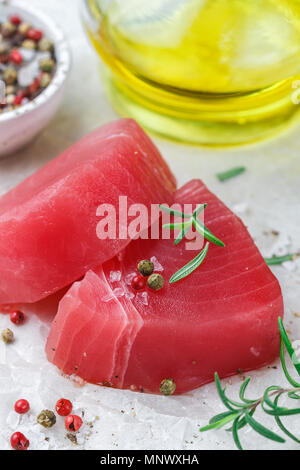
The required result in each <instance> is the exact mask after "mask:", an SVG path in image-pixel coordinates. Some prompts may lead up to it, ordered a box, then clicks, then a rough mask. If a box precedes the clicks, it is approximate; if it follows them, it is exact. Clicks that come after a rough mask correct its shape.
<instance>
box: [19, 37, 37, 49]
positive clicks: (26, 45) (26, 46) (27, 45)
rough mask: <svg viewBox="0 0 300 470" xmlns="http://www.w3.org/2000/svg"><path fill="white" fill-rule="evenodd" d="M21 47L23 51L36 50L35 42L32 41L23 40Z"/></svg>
mask: <svg viewBox="0 0 300 470" xmlns="http://www.w3.org/2000/svg"><path fill="white" fill-rule="evenodd" d="M22 47H24V49H31V50H34V49H35V48H36V43H35V41H32V39H25V41H23V42H22Z"/></svg>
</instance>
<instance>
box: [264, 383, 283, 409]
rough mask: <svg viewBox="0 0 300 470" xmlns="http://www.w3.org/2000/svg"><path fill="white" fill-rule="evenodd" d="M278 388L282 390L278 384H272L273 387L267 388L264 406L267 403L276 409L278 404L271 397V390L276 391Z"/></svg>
mask: <svg viewBox="0 0 300 470" xmlns="http://www.w3.org/2000/svg"><path fill="white" fill-rule="evenodd" d="M276 390H281V387H277V386H276V385H271V387H268V388H266V390H265V393H264V395H263V400H262V406H263V404H264V403H266V404H267V405H268V406H269V407H270V408H272V409H275V408H276V405H275V404H274V402H273V401H272V400H271V398H270V397H269V393H270V392H274V391H276Z"/></svg>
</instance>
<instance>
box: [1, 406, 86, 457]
mask: <svg viewBox="0 0 300 470" xmlns="http://www.w3.org/2000/svg"><path fill="white" fill-rule="evenodd" d="M72 408H73V406H72V403H71V402H70V400H67V399H66V398H61V399H60V400H58V402H57V403H56V405H55V410H56V412H57V414H58V415H59V416H63V417H64V418H65V428H66V430H67V431H69V432H71V433H76V432H77V431H79V429H80V428H81V426H82V424H83V421H82V419H81V418H80V416H77V415H71V414H70V413H71V412H72ZM29 410H30V405H29V402H28V401H27V400H25V399H20V400H18V401H17V402H16V403H15V412H16V413H18V414H25V413H28V411H29ZM37 422H38V423H39V424H40V425H41V426H43V427H44V428H52V426H54V425H55V424H56V416H55V413H54V412H53V411H51V410H43V411H41V412H40V414H39V415H38V417H37ZM67 437H68V438H69V439H70V434H67ZM75 441H76V439H75V436H74V442H75ZM10 444H11V447H12V448H13V449H15V450H27V449H28V448H29V446H30V442H29V440H28V439H27V437H25V436H24V434H22V433H20V432H18V431H17V432H15V433H13V435H12V436H11V438H10Z"/></svg>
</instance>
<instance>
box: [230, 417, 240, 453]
mask: <svg viewBox="0 0 300 470" xmlns="http://www.w3.org/2000/svg"><path fill="white" fill-rule="evenodd" d="M239 419H240V417H237V418H236V419H235V420H234V422H233V425H232V435H233V439H234V442H235V445H236V446H237V448H238V449H239V450H243V447H242V444H241V442H240V439H239V435H238V431H239Z"/></svg>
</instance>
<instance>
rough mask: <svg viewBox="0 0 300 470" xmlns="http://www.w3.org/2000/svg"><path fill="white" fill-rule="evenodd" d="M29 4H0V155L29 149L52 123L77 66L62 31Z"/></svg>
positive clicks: (19, 2) (13, 1)
mask: <svg viewBox="0 0 300 470" xmlns="http://www.w3.org/2000/svg"><path fill="white" fill-rule="evenodd" d="M26 3H27V2H26V1H22V0H12V1H7V2H4V3H0V157H3V156H6V155H8V154H11V153H13V152H15V151H17V150H18V149H20V148H22V147H24V146H25V145H27V144H28V143H29V142H30V141H31V140H32V139H33V138H34V137H35V136H36V135H37V134H38V133H39V132H40V131H41V130H42V129H43V128H44V127H45V126H46V125H47V124H48V122H49V121H50V119H51V118H52V117H53V116H54V114H55V113H56V111H57V109H58V107H59V105H60V103H61V101H62V98H63V93H64V89H65V85H66V79H67V77H68V73H69V70H70V65H71V56H70V51H69V48H68V45H67V43H66V40H65V38H64V35H63V33H62V31H61V29H60V28H59V27H57V25H56V24H55V23H54V22H53V21H52V20H51V19H50V18H49V17H47V16H46V15H44V14H43V13H41V12H39V11H37V10H36V9H34V8H30V7H28V6H27V5H26Z"/></svg>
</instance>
